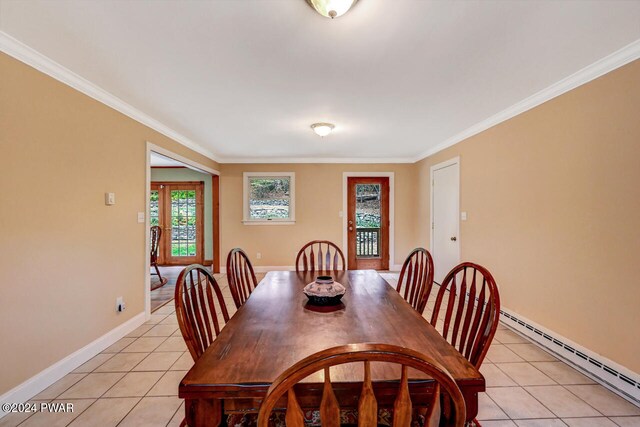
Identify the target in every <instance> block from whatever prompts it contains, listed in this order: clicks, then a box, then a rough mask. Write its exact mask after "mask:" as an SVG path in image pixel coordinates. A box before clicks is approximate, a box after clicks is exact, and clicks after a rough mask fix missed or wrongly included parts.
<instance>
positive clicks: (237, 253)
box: [227, 248, 258, 308]
mask: <svg viewBox="0 0 640 427" xmlns="http://www.w3.org/2000/svg"><path fill="white" fill-rule="evenodd" d="M227 279H228V281H229V289H231V295H232V296H233V302H234V303H235V304H236V308H240V306H241V305H242V304H244V303H245V301H246V300H247V298H249V295H251V292H253V290H254V289H255V288H256V286H258V281H257V280H256V274H255V273H254V271H253V266H252V265H251V261H249V257H248V256H247V254H246V253H245V252H244V251H243V250H242V249H240V248H235V249H231V252H229V255H227Z"/></svg>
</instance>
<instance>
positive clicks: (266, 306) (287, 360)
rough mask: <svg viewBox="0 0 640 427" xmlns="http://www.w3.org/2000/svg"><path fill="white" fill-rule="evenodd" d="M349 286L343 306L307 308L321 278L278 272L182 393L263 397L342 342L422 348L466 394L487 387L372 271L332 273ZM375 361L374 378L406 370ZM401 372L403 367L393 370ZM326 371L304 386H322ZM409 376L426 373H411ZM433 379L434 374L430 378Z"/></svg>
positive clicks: (356, 376)
mask: <svg viewBox="0 0 640 427" xmlns="http://www.w3.org/2000/svg"><path fill="white" fill-rule="evenodd" d="M330 274H331V275H332V276H333V278H334V280H335V281H336V282H339V283H341V284H342V285H344V286H345V288H346V293H345V294H344V296H343V298H342V303H341V304H340V305H339V306H337V307H316V306H311V305H309V304H308V301H307V297H306V296H305V295H304V293H303V292H302V290H303V288H304V286H305V285H307V284H308V283H310V282H313V281H314V280H315V277H316V276H317V275H319V273H318V272H315V274H314V273H297V272H294V271H272V272H269V273H267V275H266V276H265V277H264V279H263V280H262V281H261V282H260V284H259V285H258V286H257V287H256V289H255V290H254V291H253V292H252V294H251V296H250V297H249V299H248V300H247V301H246V303H245V304H244V305H243V306H241V307H240V308H239V309H238V311H237V312H236V313H235V315H234V316H233V317H232V318H231V319H230V320H229V322H228V323H227V324H226V325H225V326H224V328H223V329H222V331H221V332H220V334H219V335H218V337H217V338H216V340H215V341H214V342H213V344H211V345H210V346H209V348H207V350H206V351H205V352H204V354H203V355H202V356H201V357H200V358H199V359H198V360H197V361H196V363H195V364H194V366H193V367H192V368H191V370H190V371H189V372H188V373H187V374H186V376H185V377H184V379H183V380H182V382H181V383H180V387H179V395H180V397H182V398H188V397H196V396H198V397H202V396H204V395H207V396H208V397H233V396H234V395H236V394H237V395H238V396H246V395H247V394H252V395H254V396H260V395H264V393H265V392H266V390H267V389H268V387H269V386H270V385H271V383H272V382H273V381H274V380H275V379H276V378H277V377H278V376H279V375H280V374H281V373H282V372H284V371H285V370H286V369H287V368H289V367H290V366H291V365H293V364H294V363H296V362H298V361H300V360H301V359H303V358H305V357H307V356H309V355H311V354H313V353H316V352H318V351H321V350H324V349H327V348H330V347H334V346H338V345H344V344H355V343H386V344H394V345H399V346H402V347H407V348H411V349H413V350H416V351H419V352H421V353H423V354H425V355H427V356H429V357H430V358H432V359H434V360H435V361H436V362H438V363H440V364H441V365H442V366H444V367H445V368H446V369H447V370H448V371H449V373H450V374H451V376H452V377H453V378H454V380H455V381H456V382H457V384H458V386H459V387H460V388H461V389H462V388H464V389H465V390H466V391H471V392H480V391H484V389H485V382H484V378H483V377H482V375H481V374H480V372H479V371H478V370H477V369H476V368H475V367H474V366H473V365H472V364H471V363H469V362H468V361H467V360H466V359H465V358H464V357H463V356H462V355H461V354H460V353H459V352H458V351H457V350H456V349H455V348H453V347H452V346H451V345H450V344H449V343H447V341H446V340H445V339H444V338H443V337H442V336H441V335H440V334H439V333H438V331H436V329H435V328H433V326H431V324H429V322H427V321H426V319H424V318H423V317H422V316H421V315H420V314H419V313H418V312H417V311H416V310H414V309H413V308H412V307H411V306H410V305H409V304H408V303H407V302H406V301H405V300H404V299H403V298H402V297H401V296H400V294H399V293H398V292H397V291H396V290H395V289H394V288H392V287H391V286H390V285H389V283H387V282H386V281H385V280H384V278H383V277H382V276H381V275H380V274H379V273H378V272H376V271H374V270H355V271H344V272H343V271H332V272H330ZM376 365H378V364H372V372H371V374H372V379H373V381H378V382H380V381H382V382H384V381H395V380H397V379H399V377H400V368H399V367H391V366H385V364H382V363H381V364H380V366H376ZM395 368H397V369H395ZM361 371H362V368H358V369H353V367H349V366H348V365H344V366H339V367H335V368H332V372H331V377H332V383H340V382H345V383H355V382H361V381H362V378H363V376H362V372H361ZM321 375H322V373H321V372H320V373H317V374H314V375H312V376H310V377H308V378H307V379H306V380H305V381H306V382H311V383H319V382H321V381H322V377H321ZM409 376H410V378H412V379H415V380H420V379H422V378H425V377H424V374H422V373H420V372H417V371H413V372H411V371H410V373H409ZM427 379H428V377H427Z"/></svg>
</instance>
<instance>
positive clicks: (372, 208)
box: [347, 177, 389, 270]
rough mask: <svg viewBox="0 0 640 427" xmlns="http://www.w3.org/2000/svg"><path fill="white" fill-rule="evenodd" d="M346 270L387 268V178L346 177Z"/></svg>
mask: <svg viewBox="0 0 640 427" xmlns="http://www.w3.org/2000/svg"><path fill="white" fill-rule="evenodd" d="M347 199H348V204H347V207H348V209H347V236H348V238H347V244H348V248H349V255H348V261H347V264H348V268H349V270H363V269H374V270H388V269H389V178H388V177H371V178H362V177H350V178H348V179H347Z"/></svg>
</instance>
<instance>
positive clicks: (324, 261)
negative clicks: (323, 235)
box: [296, 240, 346, 273]
mask: <svg viewBox="0 0 640 427" xmlns="http://www.w3.org/2000/svg"><path fill="white" fill-rule="evenodd" d="M345 270H346V263H345V261H344V255H343V253H342V251H341V250H340V248H339V247H338V246H337V245H336V244H335V243H333V242H330V241H328V240H313V241H311V242H309V243H307V244H306V245H304V246H303V247H302V249H300V251H299V252H298V256H297V257H296V272H298V273H300V272H305V273H306V272H307V271H312V272H315V271H345Z"/></svg>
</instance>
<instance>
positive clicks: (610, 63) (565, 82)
mask: <svg viewBox="0 0 640 427" xmlns="http://www.w3.org/2000/svg"><path fill="white" fill-rule="evenodd" d="M638 58H640V39H638V40H636V41H634V42H633V43H630V44H628V45H626V46H625V47H623V48H622V49H620V50H617V51H615V52H613V53H612V54H611V55H608V56H605V57H604V58H602V59H600V60H598V61H596V62H594V63H593V64H591V65H588V66H586V67H584V68H583V69H581V70H580V71H578V72H576V73H574V74H571V75H570V76H568V77H565V78H564V79H562V80H560V81H558V82H557V83H554V84H552V85H551V86H549V87H547V88H545V89H542V90H541V91H539V92H537V93H535V94H533V95H531V96H530V97H528V98H525V99H523V100H522V101H520V102H518V103H516V104H513V105H512V106H511V107H509V108H507V109H505V110H502V111H500V112H499V113H497V114H494V115H493V116H491V117H489V118H487V119H485V120H483V121H481V122H479V123H476V124H475V125H473V126H471V127H470V128H468V129H466V130H464V131H462V132H460V133H458V134H456V135H454V136H452V137H451V138H449V139H446V140H444V141H442V142H441V143H440V144H438V145H436V146H434V147H432V148H430V149H428V150H426V151H423V152H422V153H420V154H419V155H418V156H417V157H416V158H414V159H413V161H414V162H418V161H420V160H423V159H424V158H426V157H429V156H431V155H433V154H435V153H437V152H439V151H442V150H444V149H445V148H449V147H451V146H452V145H455V144H457V143H459V142H462V141H464V140H465V139H467V138H470V137H472V136H474V135H477V134H479V133H480V132H483V131H485V130H487V129H489V128H491V127H493V126H495V125H497V124H500V123H502V122H504V121H507V120H509V119H511V118H513V117H515V116H517V115H518V114H522V113H524V112H526V111H528V110H530V109H532V108H535V107H537V106H538V105H541V104H543V103H545V102H547V101H549V100H551V99H553V98H555V97H557V96H560V95H562V94H563V93H566V92H568V91H570V90H572V89H575V88H577V87H578V86H582V85H583V84H585V83H589V82H590V81H592V80H595V79H597V78H598V77H601V76H603V75H605V74H607V73H609V72H611V71H613V70H615V69H616V68H620V67H622V66H623V65H626V64H628V63H630V62H633V61H635V60H637V59H638Z"/></svg>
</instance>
